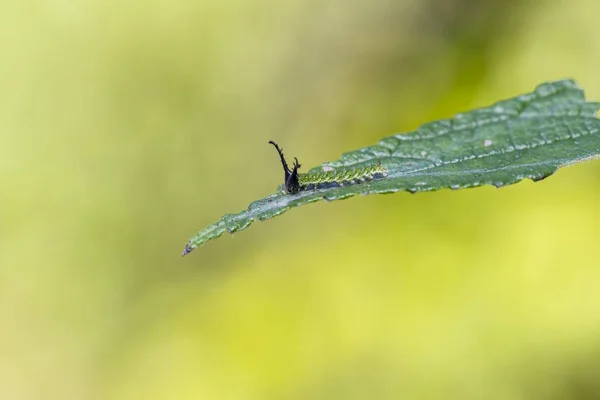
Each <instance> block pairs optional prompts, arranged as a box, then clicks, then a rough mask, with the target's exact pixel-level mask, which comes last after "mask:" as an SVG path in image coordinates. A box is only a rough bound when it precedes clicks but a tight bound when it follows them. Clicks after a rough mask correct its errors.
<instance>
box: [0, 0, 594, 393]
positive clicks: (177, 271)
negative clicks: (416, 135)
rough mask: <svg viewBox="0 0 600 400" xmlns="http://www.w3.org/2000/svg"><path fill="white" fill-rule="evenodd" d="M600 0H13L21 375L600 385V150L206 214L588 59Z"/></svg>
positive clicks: (188, 383)
mask: <svg viewBox="0 0 600 400" xmlns="http://www.w3.org/2000/svg"><path fill="white" fill-rule="evenodd" d="M599 11H600V3H598V1H597V0H572V1H570V2H566V1H561V0H536V1H518V0H510V1H506V0H505V1H500V0H493V1H485V2H483V1H475V0H447V1H446V0H419V1H417V0H402V1H399V0H394V1H392V0H372V1H369V2H367V1H358V0H328V1H316V0H288V1H285V2H279V1H276V0H222V1H191V0H184V1H179V2H171V1H167V0H150V1H145V2H141V1H133V0H132V1H113V0H108V1H100V0H97V1H89V0H88V1H83V0H80V1H77V0H71V1H68V0H53V1H49V0H46V1H16V0H8V1H3V2H1V3H0V54H1V56H0V57H1V62H0V91H1V94H0V183H1V185H0V188H1V194H0V398H1V399H10V400H12V399H63V400H70V399H399V398H414V399H574V398H578V399H584V398H599V397H600V260H599V258H598V241H599V239H600V224H599V223H598V222H599V221H600V208H599V206H598V204H599V200H598V199H599V198H600V163H599V162H590V163H586V164H581V165H577V166H574V167H571V168H567V169H563V170H561V171H559V172H558V173H557V174H556V175H554V176H553V177H551V178H550V179H547V180H544V181H543V182H540V183H537V184H533V183H531V182H530V181H527V182H523V183H520V184H518V185H514V186H510V187H506V188H503V189H494V188H490V187H484V188H479V189H472V190H464V191H449V190H443V191H439V192H435V193H422V194H415V195H411V194H408V193H398V194H394V195H385V196H367V197H357V198H353V199H352V200H349V201H340V202H334V203H320V204H315V205H311V206H307V207H302V208H301V209H296V210H292V211H290V212H289V213H288V214H286V215H285V216H284V217H281V218H277V219H275V220H272V221H269V222H267V223H255V224H254V225H253V226H252V228H250V229H249V230H247V231H244V232H241V233H238V234H235V235H234V236H233V237H232V236H230V235H225V236H224V237H222V238H220V239H219V240H216V241H214V242H211V243H209V244H208V245H206V246H204V247H203V248H201V249H198V250H196V251H195V252H194V253H192V254H190V255H189V256H187V257H185V258H181V257H180V254H181V251H182V249H183V246H184V244H185V242H186V241H187V239H188V238H189V237H190V236H191V235H192V234H193V233H195V232H196V231H197V230H198V229H200V228H202V227H204V226H205V225H207V224H209V223H212V222H214V221H215V220H217V219H218V218H219V217H220V216H221V215H222V214H224V213H227V212H237V211H239V210H241V209H243V208H245V207H246V206H247V205H248V204H249V203H250V202H251V201H252V200H255V199H257V198H260V197H263V196H265V195H267V194H269V193H272V192H273V191H274V190H275V189H276V188H277V186H278V185H279V184H280V183H281V179H282V176H281V170H280V165H279V160H278V159H277V155H276V154H275V152H274V150H273V148H272V147H271V146H269V145H268V144H267V142H268V141H269V140H271V139H272V140H275V141H277V142H278V143H280V144H281V145H283V147H285V149H286V154H288V155H290V156H294V155H295V156H298V158H299V159H300V160H301V162H302V163H303V164H304V165H305V166H306V169H308V168H309V167H312V166H316V165H318V164H319V163H321V162H324V161H328V160H332V159H336V158H337V157H338V156H339V155H340V154H341V153H342V152H344V151H348V150H352V149H355V148H358V147H362V146H366V145H370V144H373V143H375V142H376V141H377V140H378V139H380V138H382V137H384V136H388V135H391V134H393V133H396V132H402V131H407V130H411V129H414V128H416V127H417V126H419V125H420V124H421V123H423V122H427V121H429V120H433V119H439V118H445V117H450V116H452V115H453V114H454V113H457V112H460V111H464V110H467V109H469V108H473V107H477V106H485V105H488V104H489V103H491V102H493V101H496V100H499V99H501V98H505V97H510V96H513V95H517V94H520V93H524V92H528V91H531V90H532V89H533V88H534V87H535V86H536V85H537V84H538V83H540V82H543V81H547V80H554V79H560V78H568V77H573V78H575V79H577V81H578V82H579V83H580V85H581V86H582V87H584V88H585V89H586V93H587V95H588V98H590V99H595V100H600V73H599V72H600V35H599V31H598V17H597V16H598V13H599Z"/></svg>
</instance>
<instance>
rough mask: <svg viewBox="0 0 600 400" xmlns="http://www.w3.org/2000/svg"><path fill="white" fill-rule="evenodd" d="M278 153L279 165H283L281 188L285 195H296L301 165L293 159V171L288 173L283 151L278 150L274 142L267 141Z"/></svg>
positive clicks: (288, 168) (288, 169) (298, 187)
mask: <svg viewBox="0 0 600 400" xmlns="http://www.w3.org/2000/svg"><path fill="white" fill-rule="evenodd" d="M269 143H271V144H272V145H273V146H275V148H276V149H277V152H278V153H279V158H281V165H283V172H284V173H285V177H284V181H283V182H284V183H283V188H284V189H285V191H286V192H287V193H290V194H293V193H297V192H298V191H299V190H300V182H299V180H298V168H300V167H301V165H300V164H299V163H298V159H297V158H295V157H294V160H295V161H294V169H293V170H291V171H290V167H288V165H287V162H286V161H285V157H284V156H283V149H280V148H279V146H277V144H276V143H275V142H274V141H272V140H271V141H269Z"/></svg>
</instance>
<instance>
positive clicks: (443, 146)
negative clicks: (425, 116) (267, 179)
mask: <svg viewBox="0 0 600 400" xmlns="http://www.w3.org/2000/svg"><path fill="white" fill-rule="evenodd" d="M598 108H599V105H598V103H591V102H586V101H585V96H584V93H583V91H582V90H581V89H580V88H579V87H578V86H577V84H576V83H575V82H574V81H571V80H563V81H556V82H550V83H544V84H542V85H539V86H538V87H537V88H536V89H535V90H534V91H533V92H532V93H528V94H524V95H522V96H518V97H514V98H511V99H508V100H503V101H500V102H498V103H495V104H493V105H491V106H489V107H485V108H480V109H476V110H472V111H469V112H466V113H462V114H458V115H456V116H455V117H454V118H451V119H447V120H441V121H436V122H432V123H428V124H425V125H423V126H421V127H420V128H419V129H417V130H415V131H413V132H409V133H406V134H396V135H393V136H390V137H387V138H384V139H382V140H381V141H379V143H377V144H376V145H374V146H369V147H365V148H362V149H359V150H355V151H352V152H349V153H345V154H343V155H342V157H341V158H340V159H339V160H337V161H333V162H329V163H326V164H324V165H323V166H321V167H317V168H313V169H312V170H311V172H319V171H323V169H324V168H325V169H328V170H329V169H334V170H335V169H337V168H349V167H351V168H355V167H362V166H365V165H372V164H373V163H377V162H381V164H382V165H383V166H384V167H385V168H386V169H387V170H388V175H387V177H385V178H383V179H379V180H374V181H371V182H369V183H363V184H356V185H351V186H344V187H335V188H327V189H318V190H310V191H301V192H299V193H296V194H293V195H291V194H283V193H276V194H272V195H270V196H268V197H265V198H264V199H262V200H258V201H255V202H253V203H252V204H250V206H249V207H248V209H247V210H244V211H242V212H240V213H237V214H227V215H224V216H223V217H222V218H221V220H220V221H218V222H216V223H215V224H212V225H210V226H208V227H206V228H205V229H203V230H201V231H200V232H198V233H197V234H196V235H194V236H193V237H192V238H191V239H190V240H189V242H188V243H187V245H186V247H185V250H184V252H183V255H185V254H187V253H189V252H190V251H192V250H193V249H195V248H197V247H198V246H200V245H202V244H204V243H206V242H207V241H209V240H212V239H215V238H217V237H219V236H221V235H222V234H223V233H224V232H230V233H233V232H236V231H240V230H242V229H245V228H247V227H248V226H250V224H252V222H253V221H254V220H256V219H258V220H260V221H264V220H267V219H270V218H273V217H275V216H277V215H280V214H283V213H284V212H286V211H287V210H289V209H290V208H292V207H296V206H300V205H303V204H307V203H312V202H315V201H319V200H340V199H346V198H348V197H352V196H355V195H357V194H372V193H392V192H397V191H399V190H406V191H409V192H419V191H429V190H437V189H442V188H451V189H462V188H470V187H475V186H481V185H494V186H496V187H500V186H504V185H510V184H513V183H516V182H519V181H521V180H523V179H525V178H529V179H532V180H534V181H538V180H540V179H543V178H545V177H547V176H549V175H551V174H552V173H554V172H555V171H556V170H557V169H558V168H559V167H561V166H563V165H567V164H572V163H575V162H579V161H583V160H587V159H591V158H596V157H598V156H599V155H600V120H599V119H598V118H597V117H596V113H597V111H598ZM273 162H274V163H275V162H276V160H274V161H273ZM278 167H279V166H278Z"/></svg>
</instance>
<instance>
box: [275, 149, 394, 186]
mask: <svg viewBox="0 0 600 400" xmlns="http://www.w3.org/2000/svg"><path fill="white" fill-rule="evenodd" d="M269 143H270V144H272V145H273V146H275V149H276V150H277V153H279V158H280V159H281V165H282V166H283V172H284V181H283V182H284V183H283V185H282V189H283V191H284V192H285V193H288V194H294V193H298V192H300V191H303V190H314V189H325V188H331V187H339V186H350V185H357V184H361V183H365V182H370V181H372V180H375V179H382V178H385V177H386V176H387V169H385V168H384V167H383V166H382V165H381V162H379V163H377V164H376V165H369V166H364V167H357V168H344V169H338V170H335V171H323V172H317V173H307V174H301V173H298V169H300V167H301V166H302V165H301V164H300V163H299V162H298V159H297V158H296V157H294V165H293V166H292V169H291V170H290V168H289V166H288V164H287V162H286V161H285V157H284V156H283V148H280V147H279V146H277V144H276V143H275V142H274V141H272V140H271V141H269Z"/></svg>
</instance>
